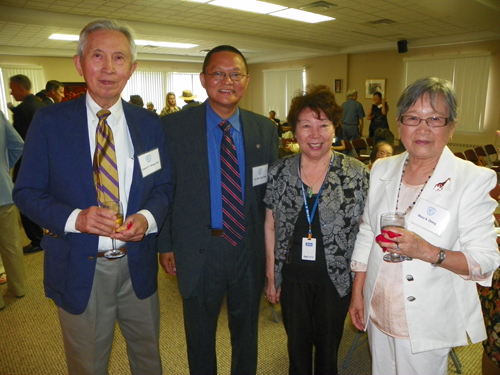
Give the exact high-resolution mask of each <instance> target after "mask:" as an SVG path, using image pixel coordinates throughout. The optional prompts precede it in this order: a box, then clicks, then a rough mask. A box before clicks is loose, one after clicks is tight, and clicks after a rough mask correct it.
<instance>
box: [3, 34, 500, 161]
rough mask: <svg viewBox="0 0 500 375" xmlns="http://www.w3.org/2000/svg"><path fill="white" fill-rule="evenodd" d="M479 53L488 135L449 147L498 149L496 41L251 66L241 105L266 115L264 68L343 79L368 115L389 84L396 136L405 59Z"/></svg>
mask: <svg viewBox="0 0 500 375" xmlns="http://www.w3.org/2000/svg"><path fill="white" fill-rule="evenodd" d="M481 51H491V53H492V64H491V70H490V83H489V87H488V94H489V95H488V98H487V110H486V117H485V131H484V133H482V134H472V133H458V132H457V133H455V135H454V137H453V141H452V144H451V148H452V150H453V151H460V150H462V149H465V148H468V147H466V146H460V145H484V144H487V143H493V144H498V145H500V140H498V141H497V137H496V136H495V130H496V129H500V105H499V103H500V84H499V82H500V43H499V41H498V40H495V41H489V42H480V43H468V44H459V45H452V46H445V47H434V48H416V49H412V48H411V45H410V48H409V50H408V52H407V53H404V54H399V53H398V52H397V49H396V46H395V48H394V51H383V52H370V53H358V54H351V55H333V56H329V57H318V58H310V59H301V60H294V61H284V62H276V63H267V64H253V65H251V66H250V67H249V70H250V76H251V78H250V85H249V88H248V91H247V94H246V95H245V98H244V99H243V100H242V102H241V105H242V107H244V108H247V109H250V110H252V111H254V112H257V113H261V114H264V115H267V113H265V110H264V108H265V106H264V103H263V92H264V81H263V79H264V75H263V73H262V71H263V70H265V69H287V68H299V67H305V68H306V77H307V83H308V84H326V85H329V86H330V87H333V84H334V80H335V79H342V84H343V86H342V93H341V94H337V100H338V102H339V103H343V102H344V101H345V99H346V98H345V93H346V91H347V90H348V89H350V88H355V89H357V90H358V91H359V98H358V100H359V101H360V102H361V104H363V107H364V108H365V111H366V112H367V111H368V109H369V108H370V105H371V103H372V100H371V99H366V98H365V97H364V86H365V80H366V79H377V78H383V79H385V80H386V90H385V95H386V98H387V101H388V103H389V105H390V111H389V116H388V117H389V124H390V127H391V130H392V131H393V132H394V133H395V134H397V128H396V121H395V116H396V115H395V105H396V102H397V100H398V98H399V95H400V94H401V92H402V90H403V89H404V62H403V59H404V58H407V57H416V56H428V55H443V54H455V53H467V52H481ZM2 64H16V65H17V64H26V65H40V66H43V69H44V74H45V78H46V79H47V80H49V79H57V80H59V81H62V82H81V81H83V79H82V78H81V77H80V76H79V75H78V73H77V72H76V69H75V67H74V65H73V61H72V59H71V58H50V57H26V56H7V55H3V56H2V55H0V65H2ZM139 69H151V70H174V71H200V70H201V64H190V63H178V62H158V61H139ZM365 122H366V124H365V133H366V134H367V132H368V121H365ZM366 134H365V136H366Z"/></svg>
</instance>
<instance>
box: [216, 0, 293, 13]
mask: <svg viewBox="0 0 500 375" xmlns="http://www.w3.org/2000/svg"><path fill="white" fill-rule="evenodd" d="M208 4H210V5H215V6H220V7H224V8H231V9H236V10H242V11H246V12H254V13H261V14H268V13H271V12H276V11H279V10H283V9H286V7H284V6H281V5H276V4H271V3H266V2H264V1H257V0H239V1H235V0H214V1H211V2H210V3H208Z"/></svg>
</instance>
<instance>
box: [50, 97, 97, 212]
mask: <svg viewBox="0 0 500 375" xmlns="http://www.w3.org/2000/svg"><path fill="white" fill-rule="evenodd" d="M74 102H75V105H74V106H72V107H68V108H66V109H65V112H64V118H63V123H62V124H61V125H60V127H59V128H60V131H61V133H62V135H63V139H64V140H65V142H67V143H68V144H67V147H66V149H67V150H68V155H66V156H65V157H68V158H72V159H73V160H74V165H75V173H74V176H75V178H77V179H79V180H80V184H81V186H84V187H85V190H86V192H87V194H85V196H86V197H94V196H95V199H94V200H93V202H89V203H91V204H93V205H96V204H97V193H96V190H95V186H94V183H93V181H94V175H93V170H92V157H93V156H92V155H91V154H90V144H89V130H88V124H87V106H86V102H85V96H82V97H81V98H79V99H76V100H75V101H74ZM82 150H83V152H82Z"/></svg>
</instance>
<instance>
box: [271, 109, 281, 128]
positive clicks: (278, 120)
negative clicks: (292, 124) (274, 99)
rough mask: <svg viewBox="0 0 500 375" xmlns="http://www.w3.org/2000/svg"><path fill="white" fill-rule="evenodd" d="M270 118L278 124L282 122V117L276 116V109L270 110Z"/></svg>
mask: <svg viewBox="0 0 500 375" xmlns="http://www.w3.org/2000/svg"><path fill="white" fill-rule="evenodd" d="M269 119H270V120H271V121H273V122H275V123H276V124H277V125H279V124H280V119H279V118H276V111H273V110H271V111H269Z"/></svg>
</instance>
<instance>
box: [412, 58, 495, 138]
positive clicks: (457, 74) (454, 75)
mask: <svg viewBox="0 0 500 375" xmlns="http://www.w3.org/2000/svg"><path fill="white" fill-rule="evenodd" d="M404 62H405V72H406V77H405V78H406V79H405V84H406V86H408V85H409V84H411V83H412V82H414V81H415V80H417V79H418V78H422V77H429V76H435V77H439V78H444V79H447V80H449V81H451V82H452V83H453V86H454V87H455V91H456V93H457V100H458V107H459V108H458V124H457V128H456V130H457V131H460V132H469V133H482V132H483V131H484V114H485V110H486V96H487V91H488V79H489V72H490V64H491V54H490V53H489V52H488V53H479V54H477V53H476V54H466V55H453V56H445V57H443V56H439V57H426V58H425V57H422V58H411V59H405V60H404Z"/></svg>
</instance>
